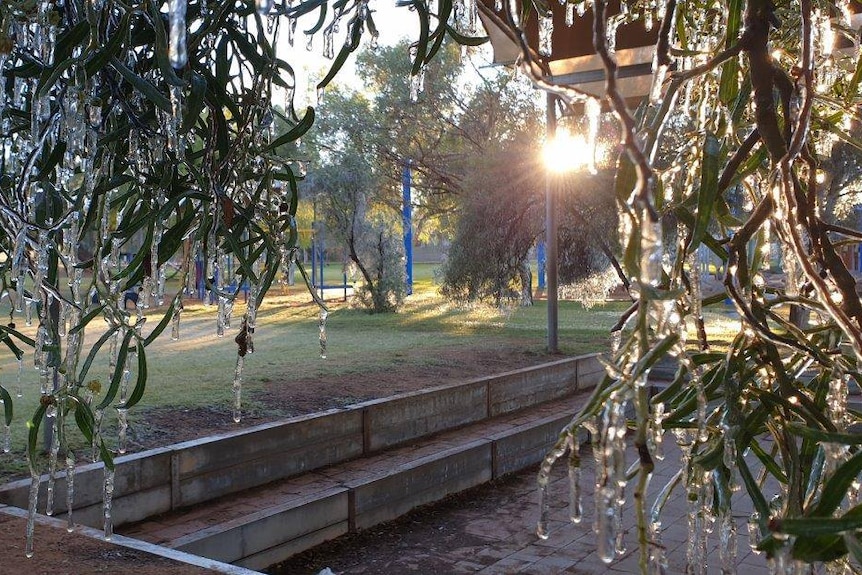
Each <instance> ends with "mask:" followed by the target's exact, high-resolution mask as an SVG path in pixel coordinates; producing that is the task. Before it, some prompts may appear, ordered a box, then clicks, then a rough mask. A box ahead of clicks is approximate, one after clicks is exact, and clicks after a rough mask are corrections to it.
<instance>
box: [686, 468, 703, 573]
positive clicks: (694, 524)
mask: <svg viewBox="0 0 862 575" xmlns="http://www.w3.org/2000/svg"><path fill="white" fill-rule="evenodd" d="M691 475H692V478H691V479H690V482H691V483H690V485H689V486H688V497H687V506H686V507H687V510H688V513H687V521H688V539H687V541H686V550H685V563H686V567H685V572H686V575H693V574H695V573H697V572H698V570H699V568H700V566H699V562H700V559H701V558H700V557H698V550H699V545H698V543H699V540H700V530H701V529H702V528H703V524H702V522H701V521H699V517H698V513H699V512H700V497H701V493H700V491H701V486H700V483H699V482H700V479H699V477H698V476H699V474H698V473H697V472H696V471H694V472H692V474H691Z"/></svg>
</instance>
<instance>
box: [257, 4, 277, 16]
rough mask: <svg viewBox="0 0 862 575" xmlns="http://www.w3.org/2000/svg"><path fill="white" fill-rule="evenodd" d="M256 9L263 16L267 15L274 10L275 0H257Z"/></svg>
mask: <svg viewBox="0 0 862 575" xmlns="http://www.w3.org/2000/svg"><path fill="white" fill-rule="evenodd" d="M254 4H255V10H257V13H258V14H259V15H261V16H266V15H267V14H269V13H270V11H271V10H272V6H273V4H274V2H273V0H255V3H254Z"/></svg>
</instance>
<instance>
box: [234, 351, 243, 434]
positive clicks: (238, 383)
mask: <svg viewBox="0 0 862 575" xmlns="http://www.w3.org/2000/svg"><path fill="white" fill-rule="evenodd" d="M244 363H245V357H244V356H242V355H240V354H237V356H236V368H235V369H234V372H233V421H234V423H239V422H240V420H241V419H242V368H243V365H244Z"/></svg>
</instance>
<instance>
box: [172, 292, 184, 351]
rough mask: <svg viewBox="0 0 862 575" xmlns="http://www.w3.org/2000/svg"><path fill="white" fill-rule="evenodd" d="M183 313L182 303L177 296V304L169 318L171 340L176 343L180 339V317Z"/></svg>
mask: <svg viewBox="0 0 862 575" xmlns="http://www.w3.org/2000/svg"><path fill="white" fill-rule="evenodd" d="M182 313H183V302H182V301H181V300H180V299H179V296H177V303H176V305H175V306H174V314H173V317H171V339H172V340H173V341H177V340H178V339H180V315H182Z"/></svg>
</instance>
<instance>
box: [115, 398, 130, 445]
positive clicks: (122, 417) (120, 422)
mask: <svg viewBox="0 0 862 575" xmlns="http://www.w3.org/2000/svg"><path fill="white" fill-rule="evenodd" d="M117 427H118V431H117V451H118V452H119V453H120V454H121V455H122V454H123V453H125V452H126V432H127V431H128V429H129V420H128V410H126V409H123V408H121V407H118V408H117Z"/></svg>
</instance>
